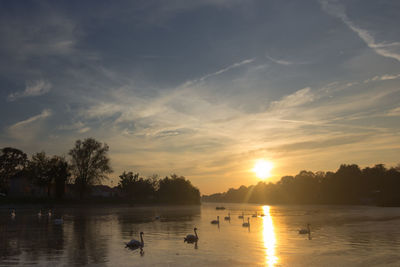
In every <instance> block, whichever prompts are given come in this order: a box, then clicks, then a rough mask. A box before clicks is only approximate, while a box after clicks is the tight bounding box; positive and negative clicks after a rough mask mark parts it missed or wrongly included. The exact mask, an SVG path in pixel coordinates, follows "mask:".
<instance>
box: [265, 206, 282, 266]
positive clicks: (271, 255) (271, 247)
mask: <svg viewBox="0 0 400 267" xmlns="http://www.w3.org/2000/svg"><path fill="white" fill-rule="evenodd" d="M263 211H264V215H265V216H264V217H262V219H263V239H264V247H265V265H266V266H274V265H275V264H276V263H277V262H278V257H277V256H276V255H275V246H276V238H275V232H274V224H273V222H272V217H271V214H270V207H269V206H263Z"/></svg>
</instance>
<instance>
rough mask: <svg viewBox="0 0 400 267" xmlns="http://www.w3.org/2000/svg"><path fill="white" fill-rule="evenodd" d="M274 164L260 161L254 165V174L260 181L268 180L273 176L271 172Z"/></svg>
mask: <svg viewBox="0 0 400 267" xmlns="http://www.w3.org/2000/svg"><path fill="white" fill-rule="evenodd" d="M273 167H274V164H273V163H272V162H271V161H268V160H264V159H259V160H257V162H256V164H255V165H254V168H253V172H255V174H256V176H257V177H258V178H260V179H266V178H268V177H270V176H271V170H272V168H273Z"/></svg>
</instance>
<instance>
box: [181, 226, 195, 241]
mask: <svg viewBox="0 0 400 267" xmlns="http://www.w3.org/2000/svg"><path fill="white" fill-rule="evenodd" d="M193 230H194V235H187V236H186V237H185V238H184V239H183V242H188V243H194V242H197V241H198V240H199V237H198V236H197V232H196V230H197V228H196V227H195V228H194V229H193Z"/></svg>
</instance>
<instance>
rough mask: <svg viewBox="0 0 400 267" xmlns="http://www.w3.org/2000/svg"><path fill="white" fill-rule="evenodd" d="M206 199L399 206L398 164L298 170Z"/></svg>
mask: <svg viewBox="0 0 400 267" xmlns="http://www.w3.org/2000/svg"><path fill="white" fill-rule="evenodd" d="M202 200H203V201H209V202H236V203H265V204H339V205H358V204H371V205H382V206H399V205H400V164H399V165H398V166H397V167H391V168H386V167H385V165H383V164H377V165H375V166H373V167H366V168H364V169H361V168H360V167H359V166H358V165H356V164H350V165H346V164H342V165H340V167H339V169H338V170H337V171H336V172H316V173H314V172H311V171H301V172H299V173H298V174H297V175H295V176H284V177H282V178H281V179H280V180H279V181H278V182H277V183H266V182H259V183H258V184H257V185H252V186H249V187H246V186H241V187H239V188H237V189H233V188H231V189H229V190H228V191H227V192H224V193H217V194H212V195H208V196H203V197H202Z"/></svg>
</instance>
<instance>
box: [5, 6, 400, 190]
mask: <svg viewBox="0 0 400 267" xmlns="http://www.w3.org/2000/svg"><path fill="white" fill-rule="evenodd" d="M398 14H400V2H399V1H385V0H382V1H374V0H357V1H355V0H346V1H339V0H338V1H333V0H332V1H328V0H320V1H318V0H315V1H312V0H309V1H297V0H293V1H290V0H288V1H280V0H279V1H278V0H275V1H270V0H254V1H253V0H201V1H200V0H199V1H195V0H193V1H187V0H169V1H163V0H158V1H154V0H142V1H140V0H138V1H105V0H96V1H94V0H92V1H74V0H65V1H45V0H44V1H29V0H26V1H11V0H10V1H7V0H2V1H0V58H1V61H0V147H5V146H12V147H16V148H19V149H21V150H23V151H24V152H26V153H27V154H28V155H32V153H35V152H40V151H45V152H46V153H47V154H49V155H56V154H57V155H66V156H67V155H68V151H69V150H70V149H71V148H72V147H73V145H74V142H75V141H76V140H78V139H81V140H82V139H84V138H87V137H93V138H95V139H97V140H98V141H101V142H105V143H107V144H108V145H109V147H110V151H109V155H110V158H111V164H112V168H113V169H114V173H113V174H111V175H110V180H109V181H108V182H107V183H108V184H110V185H114V186H115V185H117V184H118V176H119V175H120V174H121V173H122V172H123V171H133V172H138V173H140V174H141V175H142V176H149V175H152V174H154V173H156V174H159V175H160V176H161V177H163V176H165V175H169V174H172V173H177V174H178V175H183V176H185V177H186V178H188V179H189V180H190V181H191V182H192V183H193V184H194V185H195V186H197V187H198V188H199V189H200V190H201V193H202V194H210V193H215V192H221V191H226V190H227V189H229V188H232V187H238V186H240V185H246V186H248V185H251V184H256V183H257V182H259V181H260V180H259V179H258V178H257V177H256V176H255V174H254V172H252V168H253V166H254V164H255V162H256V161H257V160H258V159H266V160H269V161H271V162H272V163H273V164H274V168H273V170H272V176H271V177H270V178H268V179H267V180H266V181H272V182H275V181H277V180H278V179H279V178H280V177H281V176H284V175H295V174H297V173H298V172H299V171H301V170H310V171H321V170H322V171H335V170H336V169H337V168H338V167H339V165H340V164H352V163H354V164H358V165H359V166H361V167H365V166H372V165H375V164H377V163H383V164H386V165H387V166H395V165H397V164H398V163H399V162H400V157H399V155H400V123H399V122H400V34H399V25H400V16H399V15H398Z"/></svg>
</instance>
